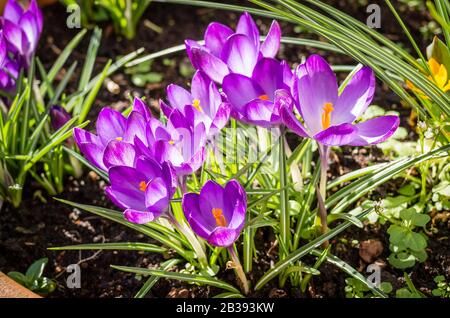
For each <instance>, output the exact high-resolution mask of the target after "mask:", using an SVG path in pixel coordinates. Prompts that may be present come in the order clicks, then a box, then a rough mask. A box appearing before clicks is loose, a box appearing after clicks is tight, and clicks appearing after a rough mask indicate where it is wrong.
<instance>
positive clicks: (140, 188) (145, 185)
mask: <svg viewBox="0 0 450 318" xmlns="http://www.w3.org/2000/svg"><path fill="white" fill-rule="evenodd" d="M139 190H141V191H142V192H145V190H147V183H146V182H145V181H141V182H139Z"/></svg>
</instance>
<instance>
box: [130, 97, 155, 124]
mask: <svg viewBox="0 0 450 318" xmlns="http://www.w3.org/2000/svg"><path fill="white" fill-rule="evenodd" d="M133 111H134V112H138V113H139V114H141V115H142V116H144V118H145V120H146V121H148V120H149V119H150V117H152V114H151V113H150V110H149V109H148V106H147V105H146V104H145V103H144V102H143V101H142V99H140V98H138V97H135V98H134V102H133Z"/></svg>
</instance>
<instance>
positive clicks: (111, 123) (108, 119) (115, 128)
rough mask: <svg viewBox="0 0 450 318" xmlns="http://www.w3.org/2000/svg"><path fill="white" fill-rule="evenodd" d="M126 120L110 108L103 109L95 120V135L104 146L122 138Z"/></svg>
mask: <svg viewBox="0 0 450 318" xmlns="http://www.w3.org/2000/svg"><path fill="white" fill-rule="evenodd" d="M126 123H127V120H126V118H125V117H124V116H123V115H122V114H121V113H119V112H118V111H116V110H114V109H111V108H103V109H102V110H101V111H100V114H99V115H98V118H97V124H96V128H97V134H98V136H99V137H100V139H101V140H102V142H103V144H104V145H107V144H108V142H109V141H111V140H114V139H117V138H119V139H120V138H123V134H124V132H125V127H126Z"/></svg>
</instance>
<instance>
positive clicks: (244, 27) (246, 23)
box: [236, 12, 259, 51]
mask: <svg viewBox="0 0 450 318" xmlns="http://www.w3.org/2000/svg"><path fill="white" fill-rule="evenodd" d="M236 33H240V34H244V35H245V36H247V37H248V38H249V39H250V40H251V41H252V43H253V44H254V46H255V48H256V49H257V51H259V30H258V26H257V25H256V23H255V21H254V20H253V18H252V16H251V15H250V14H249V13H248V12H244V13H243V14H242V15H241V17H240V18H239V22H238V24H237V27H236Z"/></svg>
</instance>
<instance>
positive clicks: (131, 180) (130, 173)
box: [106, 166, 147, 211]
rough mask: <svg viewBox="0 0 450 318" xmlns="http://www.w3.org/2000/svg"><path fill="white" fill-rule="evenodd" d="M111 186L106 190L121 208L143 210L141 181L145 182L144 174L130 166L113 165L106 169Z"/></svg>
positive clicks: (143, 201) (143, 200)
mask: <svg viewBox="0 0 450 318" xmlns="http://www.w3.org/2000/svg"><path fill="white" fill-rule="evenodd" d="M108 174H109V181H110V182H111V186H110V187H109V188H108V189H109V190H108V191H107V192H106V194H107V195H108V197H110V198H111V197H113V201H114V203H116V204H117V203H119V206H120V207H121V208H127V209H128V208H129V209H134V210H138V211H145V210H146V208H145V192H144V191H143V190H142V188H141V184H142V182H147V180H146V178H145V176H144V175H143V174H142V173H140V172H138V171H136V169H134V168H132V167H125V166H115V167H111V168H110V169H109V170H108Z"/></svg>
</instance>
